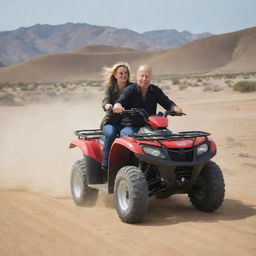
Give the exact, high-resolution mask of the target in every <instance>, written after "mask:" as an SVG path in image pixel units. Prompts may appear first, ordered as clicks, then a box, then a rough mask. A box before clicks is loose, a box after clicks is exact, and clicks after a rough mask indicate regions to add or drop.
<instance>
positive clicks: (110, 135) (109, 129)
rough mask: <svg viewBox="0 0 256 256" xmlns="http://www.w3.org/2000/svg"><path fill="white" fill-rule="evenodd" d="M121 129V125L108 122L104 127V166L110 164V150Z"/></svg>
mask: <svg viewBox="0 0 256 256" xmlns="http://www.w3.org/2000/svg"><path fill="white" fill-rule="evenodd" d="M120 129H121V126H120V125H113V124H106V125H104V126H103V128H102V131H103V134H104V135H105V139H104V144H103V151H102V155H103V161H102V165H104V166H108V158H109V151H110V148H111V145H112V143H113V142H114V140H115V138H116V137H117V136H118V135H119V132H120Z"/></svg>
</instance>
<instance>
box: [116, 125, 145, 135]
mask: <svg viewBox="0 0 256 256" xmlns="http://www.w3.org/2000/svg"><path fill="white" fill-rule="evenodd" d="M139 129H140V127H138V126H124V127H122V129H121V131H120V137H127V136H128V135H130V134H133V133H136V132H138V131H139Z"/></svg>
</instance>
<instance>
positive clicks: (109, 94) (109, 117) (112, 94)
mask: <svg viewBox="0 0 256 256" xmlns="http://www.w3.org/2000/svg"><path fill="white" fill-rule="evenodd" d="M128 85H130V84H127V85H126V86H128ZM120 94H121V93H120V91H119V90H118V87H117V84H112V85H110V86H108V87H107V88H106V90H105V96H104V98H103V100H102V108H103V110H104V111H106V109H105V105H106V104H111V105H113V106H114V104H115V102H116V100H117V99H118V98H119V96H120ZM121 117H122V116H121V114H116V113H113V112H112V111H106V115H105V117H104V118H103V120H102V122H101V125H100V127H101V129H102V127H103V126H104V125H106V124H120V122H121Z"/></svg>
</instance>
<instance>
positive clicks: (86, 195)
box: [70, 159, 98, 206]
mask: <svg viewBox="0 0 256 256" xmlns="http://www.w3.org/2000/svg"><path fill="white" fill-rule="evenodd" d="M87 184H88V178H87V170H86V165H85V160H84V159H81V160H77V161H76V162H75V163H74V164H73V166H72V170H71V182H70V185H71V194H72V198H73V200H74V202H75V204H76V205H79V206H93V205H94V204H95V203H96V201H97V198H98V190H97V189H94V188H89V187H88V185H87Z"/></svg>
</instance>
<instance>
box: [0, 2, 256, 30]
mask: <svg viewBox="0 0 256 256" xmlns="http://www.w3.org/2000/svg"><path fill="white" fill-rule="evenodd" d="M0 10H1V15H0V31H8V30H14V29H17V28H19V27H21V26H23V27H29V26H33V25H35V24H37V23H40V24H51V25H56V24H64V23H67V22H73V23H88V24H91V25H100V26H112V27H117V28H128V29H131V30H134V31H136V32H139V33H142V32H145V31H150V30H158V29H176V30H178V31H184V30H188V31H190V32H192V33H201V32H211V33H214V34H222V33H226V32H232V31H236V30H240V29H244V28H248V27H252V26H256V14H255V13H256V0H0Z"/></svg>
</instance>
